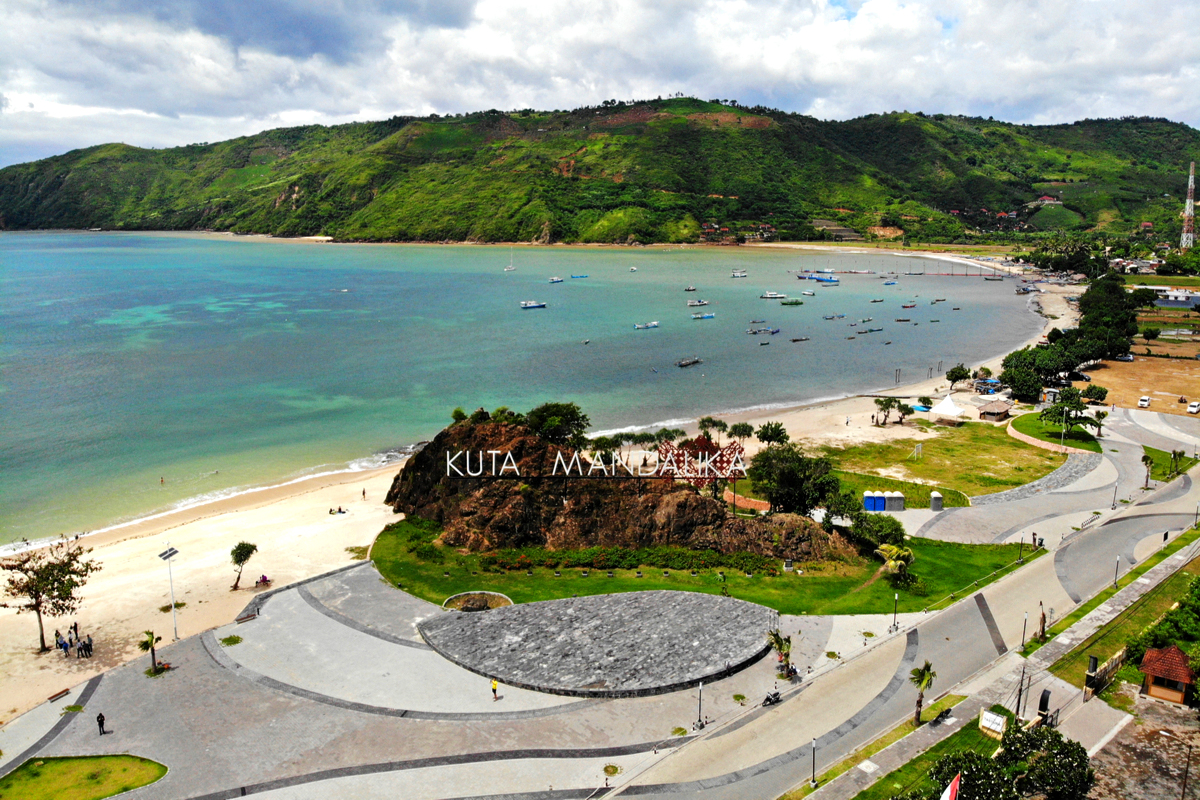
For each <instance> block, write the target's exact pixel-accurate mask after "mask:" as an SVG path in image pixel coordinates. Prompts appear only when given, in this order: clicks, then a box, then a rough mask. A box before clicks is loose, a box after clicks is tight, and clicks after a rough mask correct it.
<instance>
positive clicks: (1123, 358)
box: [1117, 353, 1133, 361]
mask: <svg viewBox="0 0 1200 800" xmlns="http://www.w3.org/2000/svg"><path fill="white" fill-rule="evenodd" d="M1117 361H1133V353H1123V354H1122V355H1119V356H1117Z"/></svg>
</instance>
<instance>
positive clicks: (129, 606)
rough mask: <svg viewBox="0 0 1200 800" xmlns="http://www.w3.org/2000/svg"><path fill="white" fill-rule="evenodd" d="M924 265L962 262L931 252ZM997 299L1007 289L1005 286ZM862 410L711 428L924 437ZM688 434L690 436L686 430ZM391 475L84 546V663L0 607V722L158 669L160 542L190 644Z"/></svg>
mask: <svg viewBox="0 0 1200 800" xmlns="http://www.w3.org/2000/svg"><path fill="white" fill-rule="evenodd" d="M840 252H845V251H844V250H840ZM870 252H879V251H877V250H871V251H870ZM913 255H917V254H916V253H914V254H913ZM925 255H929V256H931V257H940V258H954V259H955V260H960V261H968V259H965V258H958V257H956V256H947V255H943V254H934V253H929V254H925ZM971 263H975V262H971ZM1005 289H1007V290H1009V291H1011V289H1008V286H1007V285H1006V286H1005ZM1078 291H1079V290H1078V288H1077V287H1055V286H1049V287H1046V291H1045V292H1044V293H1041V294H1038V295H1035V296H1034V297H1035V298H1036V299H1037V302H1039V303H1040V304H1041V307H1042V312H1043V314H1045V315H1046V316H1047V317H1048V319H1047V320H1046V325H1045V328H1044V330H1043V333H1042V334H1039V336H1038V337H1034V339H1032V340H1031V342H1033V341H1036V340H1037V339H1039V338H1041V336H1042V335H1044V333H1045V331H1048V330H1049V329H1050V328H1051V327H1054V326H1059V327H1069V326H1071V325H1073V324H1074V322H1073V312H1072V311H1071V309H1070V308H1069V306H1068V303H1067V301H1066V299H1065V297H1066V296H1067V295H1068V294H1077V293H1078ZM1051 317H1055V318H1056V319H1052V318H1051ZM1002 357H1003V354H998V355H997V356H996V357H995V358H993V359H991V360H989V361H988V362H986V366H988V367H990V368H991V369H992V370H993V371H994V372H995V373H999V371H1000V361H1001V359H1002ZM946 366H947V368H948V367H949V366H952V365H946ZM967 366H969V367H972V368H975V367H979V366H983V365H981V364H969V365H967ZM947 388H948V387H947V384H946V381H945V378H944V377H936V378H933V379H932V380H925V381H921V382H918V383H913V384H908V385H904V386H898V387H895V388H894V389H892V388H889V389H888V390H887V391H886V394H887V395H891V396H896V397H903V398H907V399H909V400H910V401H913V400H915V398H916V397H918V396H921V395H930V396H933V397H935V398H937V397H943V396H945V394H946V391H947ZM966 394H967V393H965V392H964V393H960V395H966ZM959 404H960V405H963V406H964V407H965V408H966V409H967V410H968V417H972V416H975V417H977V414H975V413H974V411H975V406H974V405H971V404H968V403H966V402H965V397H963V398H962V399H961V400H960V402H959ZM874 412H875V405H874V402H873V399H872V398H871V397H866V396H856V397H848V398H844V399H840V400H835V401H830V402H823V403H818V404H813V405H808V406H796V407H794V408H785V409H775V410H770V411H762V412H752V413H746V414H739V415H725V416H724V417H723V418H724V419H725V420H726V421H728V422H737V421H747V422H750V423H752V424H754V425H756V426H757V425H758V424H761V423H762V422H764V421H767V420H778V421H780V422H782V423H783V424H784V425H785V427H786V428H787V429H788V432H789V434H790V435H791V437H792V439H798V440H805V441H809V442H813V443H830V444H852V443H855V442H864V441H880V440H884V439H897V438H926V437H929V436H932V435H935V434H926V433H922V432H921V431H919V430H916V429H913V428H907V427H901V426H897V425H891V426H888V427H886V428H880V427H875V426H873V425H871V415H872V414H873V413H874ZM847 421H849V422H848V424H847ZM690 428H691V430H693V431H694V430H695V426H694V425H692V426H690ZM748 444H750V443H748ZM399 468H400V467H399V465H391V466H388V467H384V468H380V469H377V470H374V471H370V472H350V473H340V474H335V475H325V476H317V477H314V478H310V479H305V480H302V481H297V482H293V483H289V484H286V485H282V486H276V487H268V488H265V489H260V490H255V491H251V492H246V493H242V494H239V495H235V496H232V497H228V498H225V499H222V500H218V501H215V502H212V503H208V504H204V505H198V506H195V507H192V508H188V509H183V510H179V511H174V512H171V513H168V514H164V515H160V516H157V517H154V518H150V519H145V520H141V521H135V522H133V523H130V524H126V525H122V526H120V527H115V528H112V529H109V530H106V531H103V532H99V533H96V534H92V535H89V536H87V537H85V538H84V541H85V542H86V544H87V545H88V546H89V547H92V548H94V550H93V553H92V556H93V557H94V558H95V559H96V560H97V561H99V562H100V563H101V564H102V565H103V569H102V570H101V571H100V572H98V573H96V574H95V575H93V576H92V578H91V579H90V580H89V582H88V584H87V585H86V587H85V588H84V589H83V591H82V592H81V594H82V597H83V603H82V606H81V608H80V610H79V612H78V613H77V614H75V615H73V616H72V617H69V618H65V619H47V620H46V633H47V640H48V642H50V643H51V644H52V643H53V637H54V631H55V629H56V628H58V629H61V630H63V631H65V630H66V628H67V626H68V625H69V624H70V623H71V622H72V621H75V620H77V621H78V623H79V628H80V631H81V633H82V634H83V635H85V636H86V635H87V634H91V635H92V636H93V638H94V640H95V643H96V644H95V657H94V658H92V659H90V660H86V659H84V660H80V659H76V658H75V657H74V655H72V657H70V658H64V657H63V656H62V655H61V654H60V653H57V652H55V651H51V652H48V653H37V652H36V644H37V621H36V618H35V617H34V616H33V615H30V614H22V615H17V614H16V613H15V612H14V611H12V610H8V609H0V642H2V643H3V644H2V646H0V686H2V687H3V696H4V698H5V700H4V704H3V707H0V722H3V721H7V720H8V719H11V718H13V717H14V716H16V715H18V714H20V713H22V712H24V711H26V710H28V709H30V708H32V707H34V706H36V705H37V704H39V703H41V702H43V701H44V700H45V699H46V698H47V697H48V696H50V695H51V694H54V693H55V692H57V691H59V690H61V689H65V688H68V687H70V686H74V685H76V684H78V683H80V682H82V681H84V680H86V679H87V678H89V677H91V676H93V675H95V674H97V673H99V672H102V671H104V670H105V669H108V668H110V667H112V666H115V665H117V664H119V663H123V662H125V661H129V660H131V659H135V658H139V657H141V658H147V656H145V655H143V654H142V653H140V652H139V651H138V650H137V647H136V640H137V638H139V636H140V634H141V632H142V631H145V630H153V631H154V632H155V633H156V634H158V635H161V636H162V637H163V644H164V645H165V646H166V647H165V649H164V650H163V651H161V652H162V654H163V657H164V658H166V659H168V660H169V659H170V648H169V643H170V641H171V639H172V622H171V615H170V613H163V612H161V611H160V610H159V608H160V607H161V606H166V605H168V604H169V602H170V598H169V588H168V578H167V569H166V565H165V564H164V563H163V562H162V561H161V560H160V559H159V558H158V553H160V552H162V551H163V550H165V549H166V547H167V544H168V542H169V543H170V545H171V546H173V547H175V548H177V549H178V550H179V551H180V555H179V556H178V557H177V558H176V560H175V562H174V567H173V573H174V584H175V597H176V600H177V601H182V602H184V603H186V604H187V605H186V606H185V607H183V608H181V609H180V610H179V612H178V623H179V636H180V637H185V636H190V635H193V634H196V633H199V632H201V631H204V630H206V629H209V628H212V627H215V626H218V625H223V624H225V623H227V622H229V621H230V620H232V619H233V618H234V617H235V616H236V614H237V613H238V612H239V611H240V610H241V609H242V608H243V607H244V606H245V605H246V603H247V602H249V600H250V599H251V597H253V595H254V593H255V592H256V590H255V588H254V581H255V578H256V577H257V576H258V575H260V574H264V573H265V574H266V575H268V576H270V577H271V578H272V579H273V581H274V585H275V586H282V585H284V584H287V583H290V582H294V581H296V580H301V579H303V578H307V577H311V576H313V575H317V574H320V573H323V572H326V571H328V570H331V569H334V568H336V567H339V566H342V565H345V564H347V563H350V561H351V560H352V558H353V556H352V555H351V553H349V552H347V549H346V548H349V547H362V546H366V545H369V544H370V543H371V542H372V541H373V540H374V538H375V536H376V534H378V532H379V531H380V530H381V529H382V528H383V527H384V525H386V524H387V523H389V522H391V521H393V520H395V519H396V518H397V517H396V515H395V514H393V513H392V511H391V509H390V508H388V507H387V506H385V505H383V502H382V501H383V497H384V495H385V494H386V492H387V488H388V486H389V485H390V484H391V481H392V478H393V476H394V475H395V474H396V473H397V472H398V471H399ZM364 490H365V492H366V498H365V499H364V498H363V491H364ZM338 506H341V507H342V508H345V509H348V512H349V513H346V514H334V515H330V514H329V509H330V508H337V507H338ZM243 540H244V541H249V542H253V543H255V544H256V545H258V548H259V550H258V554H257V555H255V556H254V558H253V559H252V560H251V561H250V563H249V564H248V566H247V568H246V572H245V575H244V579H243V582H242V583H243V586H242V588H241V589H239V590H238V591H236V592H232V591H230V586H231V585H232V583H233V579H234V571H233V567H232V565H231V564H230V561H229V551H230V549H231V548H232V547H233V545H235V544H236V543H237V542H239V541H243Z"/></svg>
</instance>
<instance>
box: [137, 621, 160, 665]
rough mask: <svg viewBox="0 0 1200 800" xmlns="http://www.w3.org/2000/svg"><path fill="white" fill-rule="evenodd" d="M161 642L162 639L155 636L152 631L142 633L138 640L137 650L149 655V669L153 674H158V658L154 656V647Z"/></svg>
mask: <svg viewBox="0 0 1200 800" xmlns="http://www.w3.org/2000/svg"><path fill="white" fill-rule="evenodd" d="M161 641H162V637H161V636H155V635H154V631H142V638H141V639H138V650H141V651H142V652H143V653H149V654H150V669H151V671H153V672H158V658H157V656H155V654H154V645H156V644H158V643H159V642H161Z"/></svg>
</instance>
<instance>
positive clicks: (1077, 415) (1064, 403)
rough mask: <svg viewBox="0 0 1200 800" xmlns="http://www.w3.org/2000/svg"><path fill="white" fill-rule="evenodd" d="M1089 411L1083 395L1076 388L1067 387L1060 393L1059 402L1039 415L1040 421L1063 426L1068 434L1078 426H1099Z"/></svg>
mask: <svg viewBox="0 0 1200 800" xmlns="http://www.w3.org/2000/svg"><path fill="white" fill-rule="evenodd" d="M1087 410H1088V408H1087V406H1086V405H1084V402H1083V393H1082V392H1080V391H1079V390H1078V389H1076V388H1075V387H1074V386H1067V387H1065V388H1064V389H1062V390H1061V391H1060V392H1059V393H1058V402H1057V403H1055V404H1054V405H1052V406H1049V407H1047V408H1046V409H1044V410H1043V411H1042V413H1040V414H1038V419H1040V420H1042V421H1043V422H1051V423H1057V424H1059V425H1062V426H1063V427H1064V428H1065V429H1066V431H1067V433H1070V432H1071V431H1072V430H1074V429H1075V428H1076V427H1077V426H1084V427H1096V426H1097V425H1098V423H1097V422H1096V418H1095V417H1091V416H1089V415H1088V413H1087Z"/></svg>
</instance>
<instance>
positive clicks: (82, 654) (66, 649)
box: [54, 622, 92, 658]
mask: <svg viewBox="0 0 1200 800" xmlns="http://www.w3.org/2000/svg"><path fill="white" fill-rule="evenodd" d="M54 646H55V647H57V648H58V649H59V650H62V652H63V655H64V656H66V657H67V658H70V657H71V650H72V648H74V650H75V657H76V658H91V657H92V635H91V634H90V633H89V634H88V637H87V638H86V639H84V638H82V637H80V635H79V623H78V622H72V623H71V626H70V627H69V628H67V635H66V636H63V635H62V634H61V633H59V632H58V631H55V632H54Z"/></svg>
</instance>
